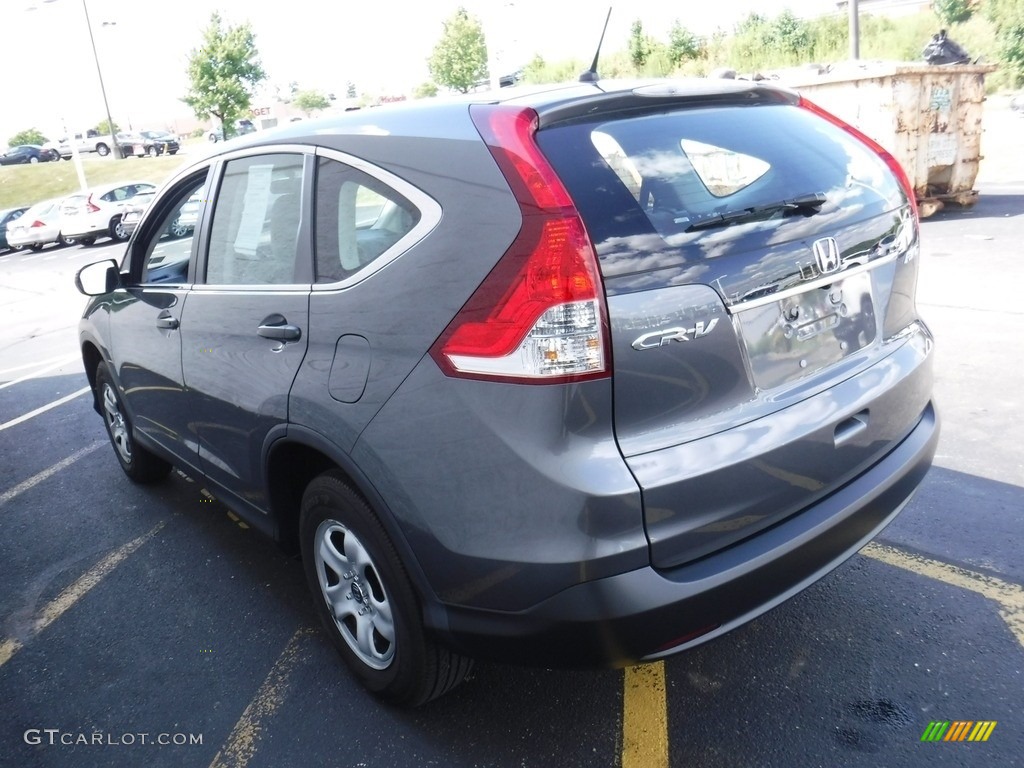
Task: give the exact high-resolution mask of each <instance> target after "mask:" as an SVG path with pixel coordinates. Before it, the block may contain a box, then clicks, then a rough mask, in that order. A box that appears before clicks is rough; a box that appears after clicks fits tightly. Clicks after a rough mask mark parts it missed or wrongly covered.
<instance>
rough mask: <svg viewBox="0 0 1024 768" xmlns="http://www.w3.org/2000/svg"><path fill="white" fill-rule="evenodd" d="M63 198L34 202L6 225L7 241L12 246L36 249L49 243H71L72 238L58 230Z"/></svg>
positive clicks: (72, 241)
mask: <svg viewBox="0 0 1024 768" xmlns="http://www.w3.org/2000/svg"><path fill="white" fill-rule="evenodd" d="M61 202H63V198H56V199H54V200H44V201H43V202H41V203H36V204H35V205H33V206H32V207H31V208H29V209H28V210H27V211H25V213H24V215H22V216H21V217H20V218H17V219H15V220H14V221H12V222H11V223H10V224H8V225H7V242H8V243H9V244H10V246H11V247H12V248H31V249H32V250H34V251H38V250H40V249H41V248H43V246H46V245H49V244H50V243H57V244H58V245H73V244H74V242H75V240H74V238H69V237H64V236H63V235H62V234H61V231H60V205H61Z"/></svg>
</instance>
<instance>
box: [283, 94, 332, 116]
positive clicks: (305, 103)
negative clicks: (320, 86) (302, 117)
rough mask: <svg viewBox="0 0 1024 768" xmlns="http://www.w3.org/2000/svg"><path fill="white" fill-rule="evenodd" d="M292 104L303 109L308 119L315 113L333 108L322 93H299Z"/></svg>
mask: <svg viewBox="0 0 1024 768" xmlns="http://www.w3.org/2000/svg"><path fill="white" fill-rule="evenodd" d="M292 104H294V105H295V106H296V107H297V108H298V109H301V110H302V111H303V112H304V113H305V114H306V117H309V116H310V115H311V114H313V113H314V112H319V111H320V110H321V109H327V108H328V107H329V106H331V100H330V99H328V98H327V96H325V95H324V94H323V93H321V92H320V91H313V90H309V91H298V92H297V93H296V94H295V96H294V97H293V98H292Z"/></svg>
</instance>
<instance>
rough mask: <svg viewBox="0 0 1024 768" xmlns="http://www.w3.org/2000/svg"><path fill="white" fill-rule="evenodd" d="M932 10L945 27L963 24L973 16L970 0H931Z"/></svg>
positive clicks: (972, 5) (972, 6) (972, 4)
mask: <svg viewBox="0 0 1024 768" xmlns="http://www.w3.org/2000/svg"><path fill="white" fill-rule="evenodd" d="M932 10H933V11H935V15H936V16H938V17H939V21H941V22H942V23H943V24H946V25H947V26H948V25H950V24H963V23H964V22H965V21H967V20H968V19H970V18H971V16H973V15H974V3H973V2H972V1H971V0H932Z"/></svg>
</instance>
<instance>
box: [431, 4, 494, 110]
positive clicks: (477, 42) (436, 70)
mask: <svg viewBox="0 0 1024 768" xmlns="http://www.w3.org/2000/svg"><path fill="white" fill-rule="evenodd" d="M427 67H428V69H429V70H430V76H431V77H432V78H433V79H434V82H436V83H438V84H439V85H443V86H446V87H448V88H453V89H455V90H456V91H459V92H460V93H468V92H469V89H470V88H472V87H473V86H474V85H476V84H477V83H479V82H480V81H481V80H484V79H486V78H487V43H486V42H485V40H484V30H483V27H482V26H481V25H480V21H479V20H478V19H476V18H475V17H472V16H470V15H469V13H468V12H467V11H466V9H465V8H459V9H458V10H456V11H455V13H454V14H452V15H451V16H450V17H449V18H448V20H447V21H445V22H444V32H443V33H442V34H441V39H440V40H439V41H438V42H437V45H435V46H434V51H433V53H432V54H431V56H430V59H429V60H428V62H427Z"/></svg>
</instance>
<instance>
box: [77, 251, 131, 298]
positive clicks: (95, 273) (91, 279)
mask: <svg viewBox="0 0 1024 768" xmlns="http://www.w3.org/2000/svg"><path fill="white" fill-rule="evenodd" d="M120 284H121V273H120V272H119V271H118V267H117V262H116V261H114V260H113V259H109V260H108V261H97V262H96V263H95V264H89V265H87V266H84V267H82V268H81V269H80V270H78V274H77V275H75V287H76V288H77V289H78V290H79V291H80V292H81V293H84V294H85V295H86V296H102V295H103V294H105V293H110V292H111V291H113V290H114V289H115V288H117V287H118V286H119V285H120Z"/></svg>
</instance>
